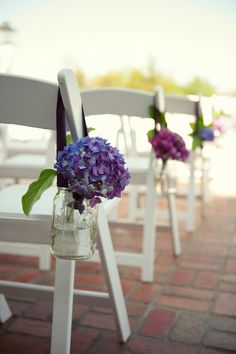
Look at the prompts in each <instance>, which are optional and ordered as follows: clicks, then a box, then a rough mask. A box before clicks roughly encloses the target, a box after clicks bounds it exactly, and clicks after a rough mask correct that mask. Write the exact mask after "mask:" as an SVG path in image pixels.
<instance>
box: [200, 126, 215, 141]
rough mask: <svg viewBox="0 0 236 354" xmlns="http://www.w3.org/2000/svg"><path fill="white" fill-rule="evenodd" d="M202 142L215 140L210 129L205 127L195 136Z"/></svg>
mask: <svg viewBox="0 0 236 354" xmlns="http://www.w3.org/2000/svg"><path fill="white" fill-rule="evenodd" d="M197 135H198V136H199V137H200V138H201V139H202V140H203V141H213V140H214V138H215V135H214V132H213V130H212V129H211V128H209V127H205V128H203V129H202V130H201V131H199V132H198V134H197Z"/></svg>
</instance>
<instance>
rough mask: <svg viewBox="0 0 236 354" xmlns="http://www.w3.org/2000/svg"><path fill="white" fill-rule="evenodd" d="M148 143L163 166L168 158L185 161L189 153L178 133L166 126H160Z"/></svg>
mask: <svg viewBox="0 0 236 354" xmlns="http://www.w3.org/2000/svg"><path fill="white" fill-rule="evenodd" d="M150 143H151V144H152V148H153V150H154V152H155V155H156V157H157V158H161V159H162V161H163V166H165V164H166V162H167V160H168V159H171V160H179V161H185V160H186V159H187V157H188V155H189V153H188V150H187V149H186V146H185V142H184V140H183V139H182V137H181V136H180V135H178V134H177V133H174V132H172V131H171V130H169V129H168V128H162V129H161V130H160V131H159V132H157V133H156V135H154V136H153V137H152V138H151V139H150Z"/></svg>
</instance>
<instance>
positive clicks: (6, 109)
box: [0, 74, 58, 130]
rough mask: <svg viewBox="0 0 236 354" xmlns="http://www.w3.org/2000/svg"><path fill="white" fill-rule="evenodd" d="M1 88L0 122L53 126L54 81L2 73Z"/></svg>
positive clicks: (55, 97)
mask: <svg viewBox="0 0 236 354" xmlns="http://www.w3.org/2000/svg"><path fill="white" fill-rule="evenodd" d="M0 92H1V95H0V107H1V115H0V122H1V123H6V124H19V125H25V126H29V127H36V128H44V129H51V130H54V129H55V127H56V119H55V117H56V102H57V92H58V85H57V84H54V83H51V82H46V81H41V80H35V79H29V78H25V77H18V76H14V75H4V74H1V75H0ZM13 98H14V99H13Z"/></svg>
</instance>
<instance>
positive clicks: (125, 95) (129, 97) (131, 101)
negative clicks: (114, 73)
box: [81, 88, 154, 118]
mask: <svg viewBox="0 0 236 354" xmlns="http://www.w3.org/2000/svg"><path fill="white" fill-rule="evenodd" d="M81 97H82V101H83V105H84V109H85V112H86V114H87V115H95V114H117V115H120V116H124V115H127V116H134V117H143V118H147V117H148V107H149V106H150V105H152V104H153V100H154V95H153V94H151V93H149V92H145V91H139V90H131V89H125V88H98V89H90V90H83V91H81Z"/></svg>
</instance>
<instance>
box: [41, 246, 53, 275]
mask: <svg viewBox="0 0 236 354" xmlns="http://www.w3.org/2000/svg"><path fill="white" fill-rule="evenodd" d="M39 247H40V250H39V269H40V270H50V268H51V255H50V252H49V247H48V245H42V246H39Z"/></svg>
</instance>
